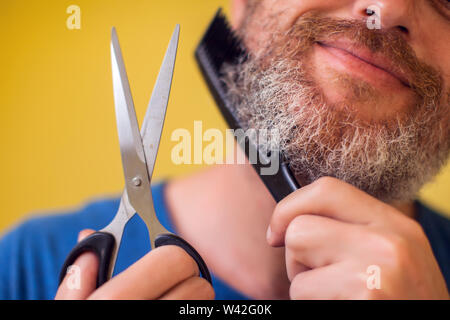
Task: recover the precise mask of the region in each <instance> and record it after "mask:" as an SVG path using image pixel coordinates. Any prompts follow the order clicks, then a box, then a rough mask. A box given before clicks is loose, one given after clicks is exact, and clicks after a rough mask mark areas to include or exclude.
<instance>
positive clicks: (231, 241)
mask: <svg viewBox="0 0 450 320" xmlns="http://www.w3.org/2000/svg"><path fill="white" fill-rule="evenodd" d="M165 200H166V203H167V206H168V210H169V212H170V214H171V218H172V221H173V222H174V225H175V228H176V230H177V232H178V233H179V234H180V235H181V236H182V237H184V238H185V239H186V240H187V241H188V242H190V243H191V244H192V245H193V246H194V247H195V248H196V249H197V250H198V251H199V253H200V254H201V255H202V256H203V258H204V259H205V261H206V263H207V265H208V266H209V268H210V269H211V271H212V272H214V274H215V275H217V276H218V277H220V278H221V279H222V280H224V281H225V282H226V283H227V284H229V285H231V286H232V287H234V288H235V289H237V290H238V291H240V292H242V293H243V294H245V295H247V296H249V297H252V298H255V299H287V298H288V297H289V295H288V292H289V281H288V279H287V275H286V269H285V262H284V261H285V258H284V248H272V247H270V246H269V245H268V244H267V242H266V230H267V227H268V224H269V220H270V217H271V215H272V212H273V209H274V208H275V205H276V203H275V201H274V200H273V198H272V196H271V195H270V193H269V191H268V190H267V189H266V187H265V186H264V184H263V183H262V181H261V180H260V178H259V177H258V175H257V173H256V172H255V170H253V168H252V167H251V165H250V164H245V165H244V164H240V165H220V166H214V167H212V168H209V169H207V170H205V171H203V172H200V173H197V174H194V175H192V176H189V177H186V178H181V179H176V180H173V181H170V182H169V183H168V185H167V187H166V191H165ZM395 207H396V208H397V209H399V210H400V211H402V212H404V213H405V214H407V215H409V216H413V215H414V209H413V208H414V207H413V204H412V203H410V204H396V205H395Z"/></svg>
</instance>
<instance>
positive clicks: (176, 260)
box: [160, 245, 199, 278]
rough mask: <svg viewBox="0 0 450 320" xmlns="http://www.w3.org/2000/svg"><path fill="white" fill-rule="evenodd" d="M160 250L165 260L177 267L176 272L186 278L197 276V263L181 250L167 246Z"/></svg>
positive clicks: (173, 246)
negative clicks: (162, 251)
mask: <svg viewBox="0 0 450 320" xmlns="http://www.w3.org/2000/svg"><path fill="white" fill-rule="evenodd" d="M160 249H161V250H164V255H165V258H166V259H169V262H170V264H171V265H174V266H177V270H179V272H180V273H181V274H182V275H184V276H185V277H186V278H187V277H190V276H194V275H195V276H196V275H198V274H199V270H198V266H197V263H196V262H195V261H194V259H192V257H191V256H190V255H189V254H188V253H187V252H186V251H185V250H184V249H183V248H180V247H178V246H175V245H168V246H163V247H160Z"/></svg>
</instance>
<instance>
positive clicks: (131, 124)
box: [111, 28, 149, 210]
mask: <svg viewBox="0 0 450 320" xmlns="http://www.w3.org/2000/svg"><path fill="white" fill-rule="evenodd" d="M111 62H112V75H113V87H114V102H115V108H116V121H117V131H118V133H119V143H120V151H121V155H122V167H123V170H124V174H125V181H126V187H127V190H128V191H129V189H130V188H129V187H130V184H131V187H133V185H132V183H136V184H139V183H140V184H141V185H142V184H149V181H148V172H147V167H146V165H145V155H144V148H143V146H142V139H141V134H140V132H139V125H138V122H137V119H136V112H135V110H134V104H133V98H132V96H131V90H130V85H129V82H128V77H127V73H126V70H125V64H124V62H123V58H122V52H121V50H120V45H119V40H118V38H117V33H116V29H115V28H113V29H112V33H111ZM136 179H139V181H137V180H136ZM147 192H148V189H147ZM128 197H129V199H130V203H131V204H132V205H133V206H134V207H135V204H134V194H130V192H128ZM135 209H136V210H137V208H136V207H135Z"/></svg>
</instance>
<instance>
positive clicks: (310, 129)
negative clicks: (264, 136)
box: [223, 58, 450, 202]
mask: <svg viewBox="0 0 450 320" xmlns="http://www.w3.org/2000/svg"><path fill="white" fill-rule="evenodd" d="M224 74H225V75H224V78H223V80H224V82H225V83H226V85H227V87H228V89H229V92H228V94H229V98H230V99H231V100H232V102H233V105H234V106H235V108H236V110H235V112H236V113H237V115H238V117H239V119H240V121H241V123H242V125H243V127H244V128H245V129H248V128H254V129H257V130H258V129H265V130H269V131H270V130H271V129H276V130H277V132H278V135H279V137H280V139H279V140H277V141H276V144H277V145H276V147H277V148H279V150H281V151H282V152H283V154H284V156H285V157H286V160H287V161H288V162H289V165H290V168H291V170H292V171H293V173H294V174H295V176H296V178H297V179H298V181H299V183H300V184H301V185H306V184H309V183H311V182H313V181H315V180H317V179H318V178H320V177H323V176H331V177H335V178H338V179H340V180H342V181H345V182H347V183H350V184H352V185H353V186H355V187H357V188H359V189H361V190H363V191H365V192H366V193H368V194H370V195H372V196H374V197H376V198H378V199H380V200H382V201H385V202H393V201H401V202H403V201H411V200H413V199H414V198H415V197H416V195H417V193H418V191H419V189H420V188H421V186H422V185H423V184H424V183H426V182H427V181H429V180H430V179H431V178H432V177H433V176H434V175H436V174H437V173H438V171H439V170H440V168H441V167H442V166H443V165H444V164H445V163H446V161H447V159H448V156H449V150H450V142H449V140H450V139H449V138H450V137H449V130H448V126H447V127H446V126H445V124H444V125H443V124H442V115H443V112H445V110H446V109H445V108H444V107H443V106H441V107H440V106H439V105H438V104H437V102H436V101H434V102H432V101H430V100H428V101H427V102H425V101H422V102H421V103H418V105H417V106H414V107H413V108H411V110H408V113H407V114H403V116H401V115H399V116H398V117H396V118H395V119H389V120H386V121H378V122H369V121H363V120H361V119H359V118H358V117H357V115H356V114H355V113H354V112H351V111H350V110H351V108H346V106H345V105H339V108H337V106H333V105H330V104H328V103H327V102H326V101H325V99H324V97H323V95H322V94H321V92H320V89H318V87H317V85H316V84H315V83H314V81H312V80H311V79H310V78H309V77H308V74H307V72H305V71H304V68H302V66H301V65H300V64H299V63H298V61H297V64H295V65H292V63H290V62H289V60H286V61H283V60H279V61H276V62H273V63H271V64H270V66H269V67H266V68H264V69H263V68H262V67H261V66H260V64H258V62H257V61H256V59H252V58H249V59H248V60H247V61H245V62H243V63H240V64H237V65H232V66H227V67H226V68H225V69H224ZM349 103H350V102H349ZM267 143H268V144H270V145H266V146H262V147H263V148H266V149H273V147H274V145H273V141H272V140H270V139H269V140H268V142H267Z"/></svg>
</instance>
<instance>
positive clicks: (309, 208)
mask: <svg viewBox="0 0 450 320" xmlns="http://www.w3.org/2000/svg"><path fill="white" fill-rule="evenodd" d="M388 208H389V207H388V206H387V205H386V204H384V203H383V202H381V201H379V200H377V199H376V198H374V197H372V196H370V195H368V194H367V193H365V192H363V191H361V190H359V189H358V188H356V187H354V186H352V185H350V184H348V183H346V182H343V181H340V180H338V179H335V178H330V177H324V178H320V179H318V180H316V181H315V182H313V183H311V184H310V185H307V186H305V187H303V188H300V189H299V190H296V191H295V192H293V193H291V194H290V195H289V196H287V197H286V198H284V199H283V200H282V201H280V202H279V203H278V205H277V206H276V208H275V211H274V213H273V215H272V218H271V221H270V225H269V228H268V231H267V241H268V242H269V244H270V245H272V246H282V245H283V244H284V236H285V233H286V229H287V227H288V226H289V224H290V222H291V221H292V220H293V219H294V218H295V217H297V216H299V215H304V214H315V215H320V216H324V217H328V218H333V219H336V220H340V221H343V222H349V223H356V224H368V223H371V222H373V221H376V220H377V219H380V216H383V215H385V212H386V211H387V210H388Z"/></svg>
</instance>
